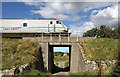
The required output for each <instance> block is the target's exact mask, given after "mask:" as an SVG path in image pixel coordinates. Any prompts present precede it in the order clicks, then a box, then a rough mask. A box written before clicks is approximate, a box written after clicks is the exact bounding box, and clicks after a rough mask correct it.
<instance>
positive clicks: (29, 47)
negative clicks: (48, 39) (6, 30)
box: [2, 38, 40, 70]
mask: <svg viewBox="0 0 120 77" xmlns="http://www.w3.org/2000/svg"><path fill="white" fill-rule="evenodd" d="M39 47H40V46H39V44H38V43H37V42H35V41H32V40H24V39H9V38H8V39H6V38H4V39H2V70H5V69H11V68H13V67H19V66H20V65H23V64H28V63H30V62H32V61H33V60H35V59H36V58H35V57H34V56H33V55H34V54H35V53H36V51H38V49H39Z"/></svg>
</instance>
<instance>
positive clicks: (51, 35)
mask: <svg viewBox="0 0 120 77" xmlns="http://www.w3.org/2000/svg"><path fill="white" fill-rule="evenodd" d="M50 41H52V33H51V34H50Z"/></svg>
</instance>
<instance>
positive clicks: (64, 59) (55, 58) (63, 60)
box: [54, 56, 69, 62]
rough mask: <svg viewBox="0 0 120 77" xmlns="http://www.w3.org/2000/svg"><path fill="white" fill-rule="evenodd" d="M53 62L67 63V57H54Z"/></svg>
mask: <svg viewBox="0 0 120 77" xmlns="http://www.w3.org/2000/svg"><path fill="white" fill-rule="evenodd" d="M54 61H55V62H65V61H69V56H61V57H59V56H55V57H54Z"/></svg>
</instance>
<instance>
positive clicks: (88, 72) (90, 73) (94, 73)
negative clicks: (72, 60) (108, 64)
mask: <svg viewBox="0 0 120 77" xmlns="http://www.w3.org/2000/svg"><path fill="white" fill-rule="evenodd" d="M70 75H71V76H75V75H88V76H89V75H97V72H96V70H94V71H86V72H78V73H70Z"/></svg>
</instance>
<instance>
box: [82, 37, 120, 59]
mask: <svg viewBox="0 0 120 77" xmlns="http://www.w3.org/2000/svg"><path fill="white" fill-rule="evenodd" d="M82 46H83V49H84V53H85V55H86V58H87V59H88V60H99V59H100V60H112V59H117V58H118V40H117V39H110V38H99V39H95V40H91V41H84V42H82Z"/></svg>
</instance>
